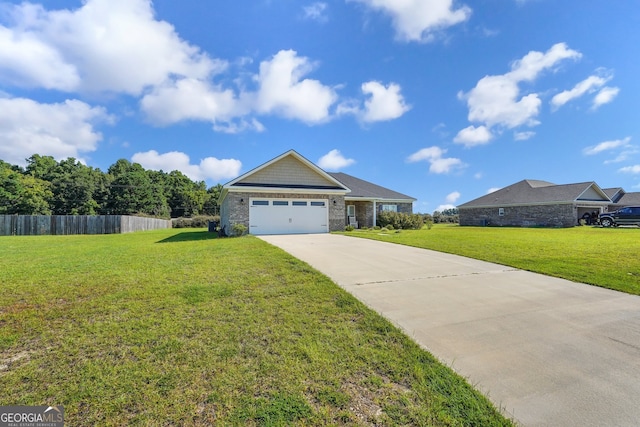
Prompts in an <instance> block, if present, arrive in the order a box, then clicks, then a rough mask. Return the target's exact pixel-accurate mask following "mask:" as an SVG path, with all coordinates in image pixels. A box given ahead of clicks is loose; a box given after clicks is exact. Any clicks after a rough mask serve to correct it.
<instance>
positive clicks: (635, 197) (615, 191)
mask: <svg viewBox="0 0 640 427" xmlns="http://www.w3.org/2000/svg"><path fill="white" fill-rule="evenodd" d="M602 191H604V192H605V193H607V196H609V198H610V199H611V201H612V202H613V203H612V204H611V205H609V209H608V211H609V212H610V211H614V210H616V209H620V208H621V207H624V206H640V193H638V192H634V193H627V192H626V191H624V190H623V189H622V188H619V187H618V188H605V189H603V190H602Z"/></svg>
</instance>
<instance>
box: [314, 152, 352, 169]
mask: <svg viewBox="0 0 640 427" xmlns="http://www.w3.org/2000/svg"><path fill="white" fill-rule="evenodd" d="M355 162H356V161H355V160H354V159H347V158H346V157H344V156H343V155H342V153H340V151H339V150H337V149H334V150H331V151H329V152H328V153H327V154H325V155H324V156H322V157H320V160H318V166H320V168H322V169H324V170H329V171H337V170H340V169H343V168H346V167H347V166H351V165H352V164H354V163H355Z"/></svg>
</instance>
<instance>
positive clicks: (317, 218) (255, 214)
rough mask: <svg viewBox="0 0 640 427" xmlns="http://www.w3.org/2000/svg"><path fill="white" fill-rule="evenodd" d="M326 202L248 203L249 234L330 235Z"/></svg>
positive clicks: (318, 200)
mask: <svg viewBox="0 0 640 427" xmlns="http://www.w3.org/2000/svg"><path fill="white" fill-rule="evenodd" d="M328 205H329V201H328V200H327V199H281V198H279V199H267V198H251V199H249V232H250V233H251V234H254V235H263V234H306V233H327V232H328V231H329V226H328V224H329V214H328V209H327V208H328Z"/></svg>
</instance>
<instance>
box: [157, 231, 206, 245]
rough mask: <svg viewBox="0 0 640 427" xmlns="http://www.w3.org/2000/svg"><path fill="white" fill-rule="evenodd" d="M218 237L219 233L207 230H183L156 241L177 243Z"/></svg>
mask: <svg viewBox="0 0 640 427" xmlns="http://www.w3.org/2000/svg"><path fill="white" fill-rule="evenodd" d="M217 238H218V233H211V232H209V231H208V230H205V231H183V232H182V233H178V234H175V235H173V236H171V237H167V238H166V239H162V240H159V241H157V242H156V243H177V242H193V241H197V240H213V239H217Z"/></svg>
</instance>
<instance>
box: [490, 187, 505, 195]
mask: <svg viewBox="0 0 640 427" xmlns="http://www.w3.org/2000/svg"><path fill="white" fill-rule="evenodd" d="M501 189H502V187H491V188H490V189H488V190H487V194H491V193H495V192H496V191H498V190H501Z"/></svg>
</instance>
